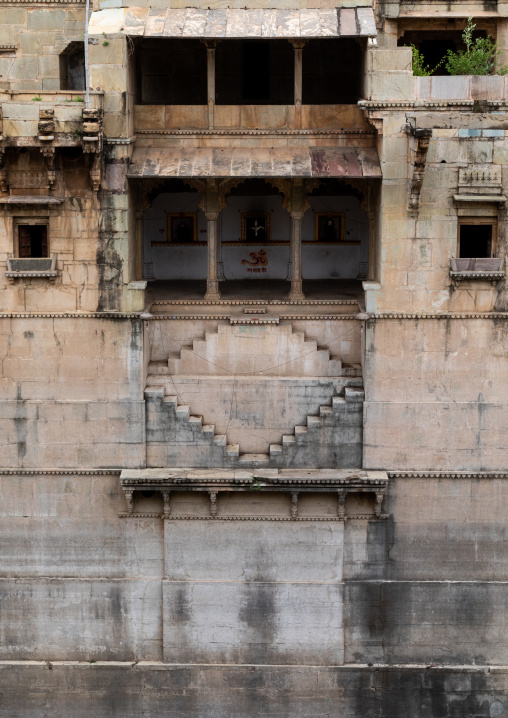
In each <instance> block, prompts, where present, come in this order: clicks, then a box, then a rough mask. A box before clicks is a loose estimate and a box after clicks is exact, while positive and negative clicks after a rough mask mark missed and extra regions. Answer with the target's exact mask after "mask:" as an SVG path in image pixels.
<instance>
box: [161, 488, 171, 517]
mask: <svg viewBox="0 0 508 718" xmlns="http://www.w3.org/2000/svg"><path fill="white" fill-rule="evenodd" d="M162 499H163V501H164V509H163V511H164V518H165V519H169V517H170V516H171V492H170V491H163V492H162Z"/></svg>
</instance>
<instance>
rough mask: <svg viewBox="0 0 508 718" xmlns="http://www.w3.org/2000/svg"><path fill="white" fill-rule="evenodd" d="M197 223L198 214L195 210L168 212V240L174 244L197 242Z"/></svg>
mask: <svg viewBox="0 0 508 718" xmlns="http://www.w3.org/2000/svg"><path fill="white" fill-rule="evenodd" d="M197 223H198V216H197V214H196V213H195V212H189V213H183V212H181V213H180V214H169V213H168V228H167V232H168V242H171V243H172V244H173V243H175V244H192V243H193V242H197V239H198V235H197Z"/></svg>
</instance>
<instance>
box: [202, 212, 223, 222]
mask: <svg viewBox="0 0 508 718" xmlns="http://www.w3.org/2000/svg"><path fill="white" fill-rule="evenodd" d="M219 214H220V212H205V219H206V221H207V222H214V221H216V220H217V219H219Z"/></svg>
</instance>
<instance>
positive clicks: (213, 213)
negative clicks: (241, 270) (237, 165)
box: [205, 179, 220, 301]
mask: <svg viewBox="0 0 508 718" xmlns="http://www.w3.org/2000/svg"><path fill="white" fill-rule="evenodd" d="M205 217H206V222H207V236H208V272H207V279H206V294H205V299H207V300H209V301H215V300H217V299H220V292H219V276H218V271H217V270H218V261H219V236H218V232H217V219H218V218H219V192H218V186H217V180H215V179H210V180H208V181H207V185H206V197H205Z"/></svg>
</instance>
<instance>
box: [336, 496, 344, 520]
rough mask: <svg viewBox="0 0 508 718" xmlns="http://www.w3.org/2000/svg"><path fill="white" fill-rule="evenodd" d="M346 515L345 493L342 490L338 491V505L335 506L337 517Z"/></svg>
mask: <svg viewBox="0 0 508 718" xmlns="http://www.w3.org/2000/svg"><path fill="white" fill-rule="evenodd" d="M345 516H346V494H345V492H344V491H339V505H338V507H337V517H338V518H339V519H343V518H345Z"/></svg>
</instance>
